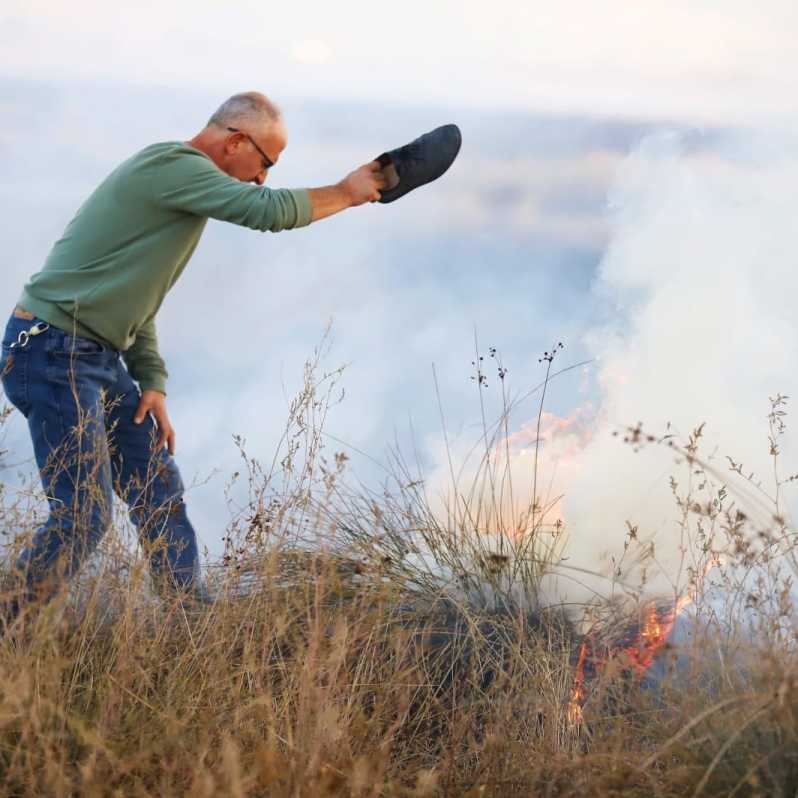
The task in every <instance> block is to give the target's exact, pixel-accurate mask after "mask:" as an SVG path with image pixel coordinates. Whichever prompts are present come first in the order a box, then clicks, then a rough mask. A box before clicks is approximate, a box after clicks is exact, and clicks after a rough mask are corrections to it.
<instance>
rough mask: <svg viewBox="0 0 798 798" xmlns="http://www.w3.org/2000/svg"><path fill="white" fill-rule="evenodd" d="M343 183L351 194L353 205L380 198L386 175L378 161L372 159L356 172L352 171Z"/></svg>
mask: <svg viewBox="0 0 798 798" xmlns="http://www.w3.org/2000/svg"><path fill="white" fill-rule="evenodd" d="M341 185H342V186H343V188H344V190H345V191H346V192H347V193H348V194H349V197H350V200H351V204H352V207H353V208H354V207H355V206H357V205H362V204H363V203H364V202H376V201H377V200H378V199H379V198H380V189H381V188H384V187H385V176H384V175H383V174H382V168H381V167H380V164H379V163H378V162H377V161H372V162H371V163H367V164H365V165H364V166H361V167H360V168H359V169H355V171H354V172H350V173H349V174H348V175H347V176H346V177H345V178H344V179H343V180H342V181H341Z"/></svg>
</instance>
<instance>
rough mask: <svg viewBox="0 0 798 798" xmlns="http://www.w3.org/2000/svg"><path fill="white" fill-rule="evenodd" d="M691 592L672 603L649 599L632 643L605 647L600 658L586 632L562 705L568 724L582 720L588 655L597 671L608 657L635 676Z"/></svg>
mask: <svg viewBox="0 0 798 798" xmlns="http://www.w3.org/2000/svg"><path fill="white" fill-rule="evenodd" d="M694 599H695V591H693V590H691V591H688V592H687V593H685V594H684V595H683V596H680V597H679V598H678V599H677V600H676V601H675V602H674V603H673V605H672V606H663V605H662V603H656V602H651V603H650V604H648V605H647V606H646V607H645V608H644V610H643V612H642V621H641V623H640V626H639V629H638V631H637V634H636V635H635V639H634V642H633V643H632V644H631V645H628V646H625V647H623V648H616V649H609V651H607V653H606V655H605V656H604V657H601V656H597V655H596V651H595V646H594V643H593V642H592V636H591V635H590V634H588V636H587V637H586V638H585V640H584V641H583V642H582V645H581V646H580V648H579V657H578V658H577V662H576V665H575V666H574V676H573V685H572V687H571V694H570V697H569V700H568V706H567V708H566V718H567V721H568V724H569V725H570V726H571V727H574V726H578V725H579V724H581V723H582V720H583V717H584V715H583V711H582V707H583V705H584V702H585V699H586V697H587V691H586V689H585V665H586V663H587V659H588V657H590V658H591V660H592V662H593V663H594V665H595V666H596V668H597V669H598V670H601V669H602V667H603V665H605V664H606V663H607V662H609V661H610V660H612V659H615V660H616V661H620V662H621V664H622V665H623V667H624V668H626V669H627V670H629V671H631V672H632V673H634V674H635V675H636V676H637V677H638V678H639V677H642V676H643V674H644V673H645V672H646V671H647V670H648V669H649V668H650V667H651V665H652V664H653V662H654V659H655V658H656V656H657V655H658V654H659V653H660V652H661V651H662V650H663V648H665V647H666V646H667V645H668V638H669V637H670V635H671V632H672V631H673V626H674V624H675V623H676V619H677V618H678V617H679V615H680V613H681V612H682V611H683V610H684V609H685V607H687V606H689V605H690V604H692V603H693V601H694Z"/></svg>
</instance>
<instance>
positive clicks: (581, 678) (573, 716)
mask: <svg viewBox="0 0 798 798" xmlns="http://www.w3.org/2000/svg"><path fill="white" fill-rule="evenodd" d="M587 653H588V645H587V643H586V642H585V643H582V645H581V646H580V647H579V659H578V660H577V662H576V669H575V670H574V683H573V687H571V698H570V700H569V701H568V710H567V713H566V716H567V718H568V723H569V725H571V726H576V725H577V724H579V723H581V722H582V704H583V703H584V701H585V660H586V659H587Z"/></svg>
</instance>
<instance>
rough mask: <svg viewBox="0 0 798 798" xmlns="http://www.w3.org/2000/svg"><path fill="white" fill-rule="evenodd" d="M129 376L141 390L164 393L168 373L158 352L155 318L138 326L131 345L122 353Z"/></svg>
mask: <svg viewBox="0 0 798 798" xmlns="http://www.w3.org/2000/svg"><path fill="white" fill-rule="evenodd" d="M122 357H123V358H124V360H125V364H126V365H127V370H128V371H129V372H130V376H131V377H133V379H134V380H136V382H138V384H139V388H141V390H142V391H147V390H152V391H160V392H161V393H163V394H165V393H166V379H167V377H168V376H169V373H168V372H167V370H166V364H165V363H164V362H163V358H162V357H161V356H160V354H159V353H158V335H157V334H156V332H155V319H149V320H148V321H146V322H144V324H142V325H141V327H139V329H138V331H137V332H136V340H135V341H134V342H133V345H132V346H131V347H130V348H129V349H127V350H126V351H125V352H123V353H122Z"/></svg>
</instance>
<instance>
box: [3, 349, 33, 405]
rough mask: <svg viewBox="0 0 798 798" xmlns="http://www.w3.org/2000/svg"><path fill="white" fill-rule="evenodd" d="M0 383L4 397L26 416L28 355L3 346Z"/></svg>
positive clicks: (27, 403) (27, 402)
mask: <svg viewBox="0 0 798 798" xmlns="http://www.w3.org/2000/svg"><path fill="white" fill-rule="evenodd" d="M0 382H2V385H3V390H4V391H5V394H6V397H7V399H8V401H9V402H11V404H12V405H14V407H16V408H17V410H19V411H20V412H21V413H22V414H23V415H24V416H27V415H28V406H29V404H30V402H29V400H28V353H27V352H25V351H22V350H20V351H17V350H16V349H9V347H8V346H6V345H5V344H3V352H2V356H0Z"/></svg>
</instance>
